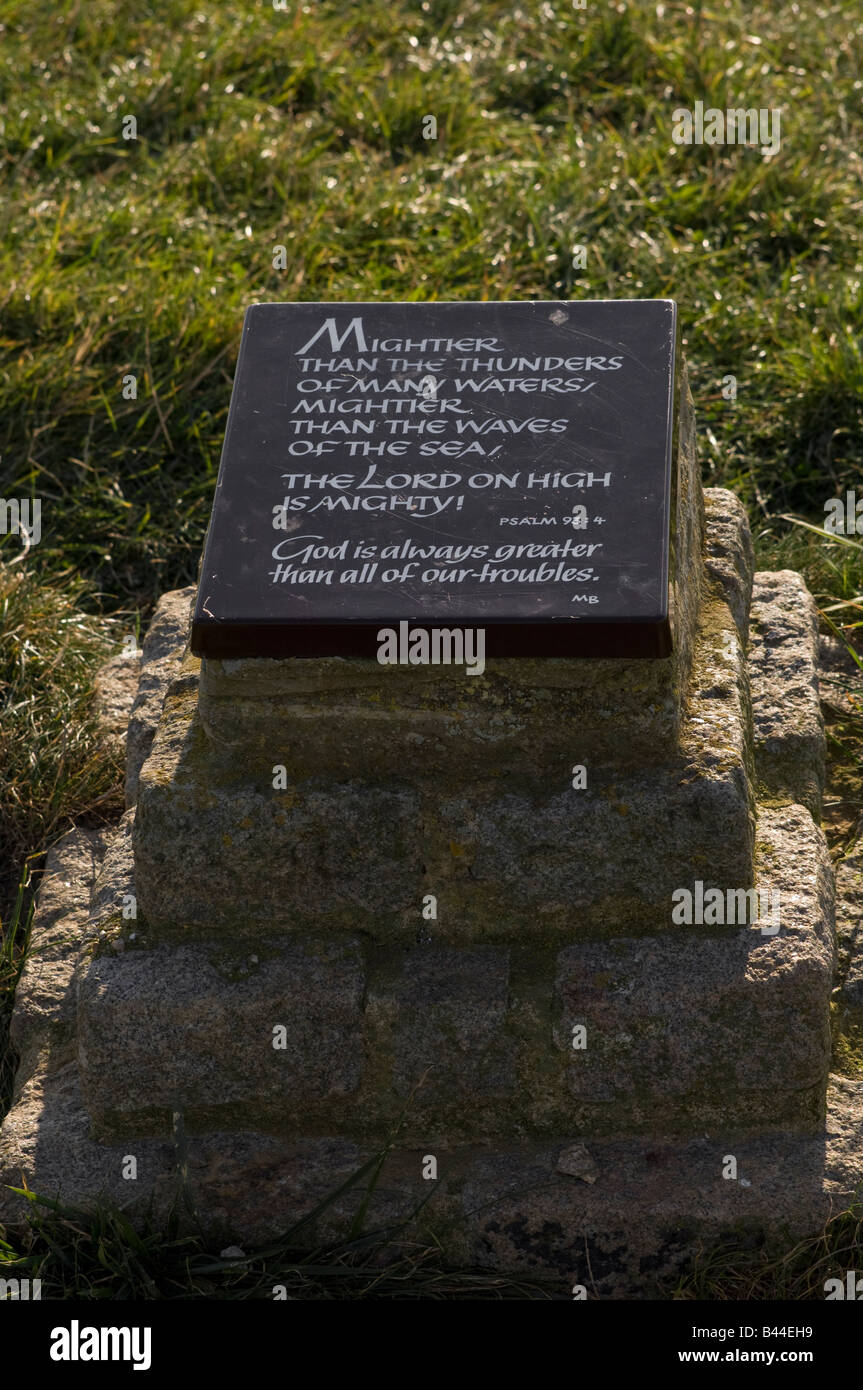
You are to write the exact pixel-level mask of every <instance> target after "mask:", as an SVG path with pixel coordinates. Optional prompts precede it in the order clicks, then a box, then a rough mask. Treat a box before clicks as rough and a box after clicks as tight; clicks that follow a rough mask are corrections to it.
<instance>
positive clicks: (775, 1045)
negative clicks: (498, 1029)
mask: <svg viewBox="0 0 863 1390" xmlns="http://www.w3.org/2000/svg"><path fill="white" fill-rule="evenodd" d="M758 833H759V842H760V848H761V855H760V858H759V864H758V869H759V874H758V884H759V886H760V887H765V888H767V889H768V890H769V892H770V893H771V894H775V893H776V892H777V891H778V892H779V894H780V897H779V914H778V921H779V929H778V931H776V933H775V934H774V935H771V934H768V935H764V934H762V933H763V932H764V931H765V930H766V931H767V932H768V933H771V932H773V931H775V926H776V923H775V922H774V918H773V916H772V914H771V913H769V912H768V913H766V914H764V915H762V916H760V917H759V918H758V923H759V924H758V925H754V926H748V927H743V928H742V929H735V928H733V927H728V926H727V927H726V935H725V936H724V937H717V936H712V937H711V936H706V935H704V933H705V931H706V930H707V929H706V928H705V927H699V926H696V925H692V926H683V925H681V926H680V927H678V929H677V932H676V934H674V935H672V934H666V935H665V936H664V937H658V938H649V939H642V940H637V941H632V940H626V939H625V938H622V939H617V940H613V941H608V942H585V943H579V944H577V945H573V946H570V947H568V948H567V949H566V950H564V951H562V952H561V953H560V956H559V959H558V973H557V981H556V994H557V1003H558V1008H559V1010H560V1013H559V1019H558V1023H557V1027H556V1030H555V1031H556V1039H557V1043H558V1046H559V1048H560V1049H561V1052H562V1053H564V1054H565V1055H566V1057H567V1060H568V1072H569V1086H570V1090H571V1094H572V1096H573V1098H574V1100H575V1102H576V1109H575V1115H574V1118H575V1119H576V1120H577V1123H578V1124H579V1126H580V1127H584V1128H585V1130H586V1131H587V1132H588V1133H608V1132H609V1130H611V1131H612V1132H617V1133H623V1132H630V1133H635V1132H638V1131H644V1130H646V1129H647V1130H649V1129H651V1128H654V1127H656V1126H657V1125H659V1126H660V1127H661V1128H663V1129H664V1130H665V1131H666V1132H669V1131H671V1132H674V1131H677V1132H685V1131H690V1132H691V1131H692V1130H694V1129H697V1128H700V1127H701V1126H702V1125H703V1126H705V1127H709V1126H712V1125H720V1124H721V1125H724V1126H726V1127H727V1126H729V1125H734V1124H735V1123H737V1124H738V1125H740V1126H746V1127H747V1128H749V1129H752V1128H754V1127H756V1126H759V1125H760V1126H761V1127H763V1128H764V1129H768V1128H772V1127H774V1126H779V1125H784V1126H789V1127H794V1128H797V1129H799V1130H809V1131H811V1130H813V1129H815V1128H816V1127H817V1126H818V1125H819V1124H820V1123H821V1122H822V1120H823V1099H824V1090H825V1086H826V1079H827V1073H828V1070H829V1063H830V1032H829V1026H828V1007H829V998H830V990H831V985H832V976H833V965H834V956H833V922H832V911H831V905H832V869H831V866H830V861H829V857H828V854H827V849H826V844H825V843H824V840H823V837H822V835H821V832H820V831H819V830H817V828H816V827H815V826H814V825H813V824H812V822H811V820H810V819H809V817H808V815H807V813H806V811H805V810H804V809H803V808H802V807H795V808H789V809H788V810H787V811H782V812H777V813H768V812H765V813H763V815H762V818H761V821H760V823H759V832H758ZM681 886H682V887H683V886H688V887H689V888H690V889H691V888H692V885H691V884H690V885H681ZM729 886H731V885H729ZM772 901H775V899H772ZM579 1024H580V1025H583V1026H584V1027H586V1030H587V1038H586V1046H585V1047H584V1048H583V1049H575V1048H573V1044H572V1038H573V1028H574V1026H576V1025H579Z"/></svg>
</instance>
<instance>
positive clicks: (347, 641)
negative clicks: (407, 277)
mask: <svg viewBox="0 0 863 1390" xmlns="http://www.w3.org/2000/svg"><path fill="white" fill-rule="evenodd" d="M676 317H677V315H676V306H675V304H674V303H673V302H672V301H671V300H665V299H656V300H649V299H647V300H633V301H628V300H595V301H581V302H575V303H571V302H561V303H557V302H542V301H540V302H525V303H446V304H312V303H306V304H257V305H254V306H253V307H252V308H250V309H249V310H248V311H247V313H246V318H245V323H244V326H243V341H242V345H241V349H240V356H239V361H238V363H237V373H236V378H235V381H234V390H233V395H232V398H231V408H230V414H229V418H228V427H227V433H226V436H225V446H224V450H223V453H222V461H221V467H220V470H219V479H218V483H217V485H216V496H215V501H214V504H213V513H212V517H211V520H210V528H209V532H208V535H207V542H206V547H205V550H204V558H203V564H202V568H201V579H200V584H199V588H198V598H197V604H196V608H195V616H194V624H193V628H192V650H193V651H194V652H195V653H197V654H198V655H203V656H210V657H244V656H277V657H288V656H327V655H330V656H332V655H335V656H363V657H374V655H375V654H376V651H377V633H378V631H379V630H380V629H381V628H385V627H396V626H397V625H398V624H399V623H400V622H402V621H407V622H409V623H410V625H411V628H412V629H417V628H419V629H424V630H431V629H433V628H453V627H462V628H465V627H482V628H484V629H485V649H486V654H487V656H489V657H506V656H525V655H549V656H622V657H630V656H648V657H659V656H666V655H668V654H669V652H670V650H671V635H670V630H669V622H668V580H669V575H668V566H669V527H670V524H671V498H672V488H673V483H674V478H673V472H674V468H675V467H676V457H675V448H676V444H675V441H676V429H675V425H676V410H677V392H676V389H675V381H676V357H677V354H676V349H675V342H676Z"/></svg>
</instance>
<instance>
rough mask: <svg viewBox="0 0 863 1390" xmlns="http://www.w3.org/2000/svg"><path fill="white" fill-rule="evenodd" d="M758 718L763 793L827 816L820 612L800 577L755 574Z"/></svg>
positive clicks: (753, 655) (753, 665) (753, 649)
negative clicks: (820, 692)
mask: <svg viewBox="0 0 863 1390" xmlns="http://www.w3.org/2000/svg"><path fill="white" fill-rule="evenodd" d="M750 634H751V635H750V657H749V661H750V671H751V684H752V724H753V729H754V736H755V760H756V772H757V788H758V793H759V796H760V797H762V798H766V799H768V800H769V799H777V798H778V799H779V800H784V801H796V802H799V803H800V804H801V805H803V806H808V807H809V809H810V811H811V812H812V814H813V815H814V816H816V817H818V816H820V814H821V796H822V789H823V786H824V760H825V753H824V749H825V743H824V721H823V719H822V715H821V706H820V703H819V698H818V615H817V612H816V609H815V604H814V602H813V599H812V596H811V594H810V593H809V590H808V589H807V588H806V585H805V583H804V581H803V578H802V577H801V575H799V574H796V573H795V572H794V571H793V570H778V571H776V572H775V573H760V574H756V576H755V579H754V583H753V589H752V609H751V613H750Z"/></svg>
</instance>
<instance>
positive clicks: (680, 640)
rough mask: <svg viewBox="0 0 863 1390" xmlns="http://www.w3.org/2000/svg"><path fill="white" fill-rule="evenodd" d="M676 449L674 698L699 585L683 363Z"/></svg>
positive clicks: (685, 675)
mask: <svg viewBox="0 0 863 1390" xmlns="http://www.w3.org/2000/svg"><path fill="white" fill-rule="evenodd" d="M677 448H678V459H677V491H676V495H675V496H674V497H673V498H672V507H673V509H674V510H673V527H672V536H671V554H672V564H671V574H672V579H671V585H670V593H669V617H670V620H671V632H672V637H673V641H674V650H675V653H676V658H677V660H676V670H675V686H674V689H675V695H676V699H677V701H678V702H679V701H680V700H681V699H682V698H683V692H684V690H685V689H686V684H687V681H688V679H689V668H690V663H691V661H692V651H693V647H694V644H695V633H696V627H697V623H698V612H699V609H700V606H701V600H702V592H703V588H704V573H703V563H702V555H703V549H704V528H705V515H704V493H703V491H702V487H701V469H700V467H699V463H698V452H697V448H696V433H695V408H694V406H693V403H692V392H691V391H690V389H689V371H688V368H687V367H686V365H685V363H684V364H683V368H682V371H681V379H680V400H679V418H678V435H677Z"/></svg>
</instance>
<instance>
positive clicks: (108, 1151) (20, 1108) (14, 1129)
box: [0, 1061, 176, 1225]
mask: <svg viewBox="0 0 863 1390" xmlns="http://www.w3.org/2000/svg"><path fill="white" fill-rule="evenodd" d="M92 1129H93V1124H92V1120H91V1118H90V1115H89V1114H88V1113H87V1110H86V1108H85V1107H84V1104H83V1100H82V1097H81V1089H80V1084H79V1080H78V1070H77V1067H76V1065H75V1063H74V1061H73V1062H67V1063H66V1064H65V1065H64V1066H62V1067H61V1068H60V1069H59V1070H56V1071H51V1070H49V1069H47V1068H46V1067H44V1066H40V1067H39V1069H38V1070H37V1071H36V1072H35V1073H34V1074H33V1075H32V1076H31V1077H30V1078H29V1080H28V1081H27V1084H26V1085H25V1086H24V1087H23V1088H22V1090H21V1093H20V1095H19V1097H18V1099H17V1101H16V1104H15V1105H14V1106H13V1108H12V1110H10V1112H9V1114H8V1115H7V1116H6V1118H5V1120H4V1121H3V1126H2V1129H0V1222H3V1223H7V1224H10V1225H11V1224H18V1223H20V1224H23V1223H24V1220H25V1217H26V1213H27V1210H28V1208H29V1203H27V1202H26V1200H25V1199H23V1198H21V1197H17V1196H16V1195H15V1194H14V1193H12V1192H10V1191H9V1187H21V1186H22V1180H23V1181H26V1183H27V1185H28V1187H30V1189H31V1190H32V1191H34V1192H38V1193H39V1194H40V1195H41V1196H45V1197H56V1196H58V1195H62V1196H63V1198H64V1199H65V1200H66V1201H68V1202H81V1203H83V1204H85V1205H88V1206H89V1205H92V1204H95V1203H96V1202H97V1201H100V1200H102V1201H107V1202H111V1203H113V1204H115V1205H117V1206H119V1207H125V1208H127V1209H129V1210H130V1211H132V1212H135V1211H136V1209H137V1210H142V1209H143V1208H144V1207H145V1206H146V1205H147V1204H148V1202H149V1201H150V1200H151V1199H152V1198H154V1197H156V1196H157V1194H158V1193H159V1192H160V1191H164V1192H165V1194H166V1196H174V1195H175V1194H176V1183H175V1174H176V1163H175V1158H174V1152H173V1149H172V1146H171V1145H170V1144H166V1143H157V1142H153V1141H147V1140H135V1141H134V1143H133V1144H132V1145H130V1144H129V1143H128V1142H126V1143H125V1144H121V1145H119V1146H118V1147H116V1148H110V1147H106V1146H103V1145H101V1144H97V1143H95V1142H94V1140H93V1138H92ZM127 1155H132V1156H133V1157H135V1158H136V1159H137V1160H138V1175H137V1178H136V1180H135V1181H134V1182H133V1181H129V1180H125V1179H124V1178H123V1167H124V1159H125V1158H126V1156H127ZM156 1215H157V1219H158V1217H159V1216H160V1215H161V1216H163V1217H164V1216H165V1215H166V1207H165V1205H164V1204H163V1205H162V1206H161V1210H160V1208H159V1204H158V1203H157V1207H156Z"/></svg>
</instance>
